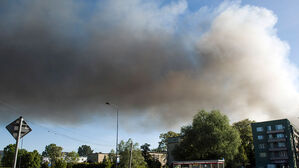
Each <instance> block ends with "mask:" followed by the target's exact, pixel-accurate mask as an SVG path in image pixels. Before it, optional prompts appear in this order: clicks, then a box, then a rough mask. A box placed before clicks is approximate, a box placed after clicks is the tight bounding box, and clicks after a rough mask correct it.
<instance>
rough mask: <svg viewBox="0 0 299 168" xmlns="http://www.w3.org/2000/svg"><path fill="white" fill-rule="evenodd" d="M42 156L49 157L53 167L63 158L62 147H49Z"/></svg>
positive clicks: (53, 145)
mask: <svg viewBox="0 0 299 168" xmlns="http://www.w3.org/2000/svg"><path fill="white" fill-rule="evenodd" d="M42 155H43V156H45V157H49V158H50V162H51V165H52V166H53V165H55V162H56V161H59V157H61V156H62V147H60V146H57V145H56V144H50V145H47V146H46V147H45V151H44V152H43V153H42Z"/></svg>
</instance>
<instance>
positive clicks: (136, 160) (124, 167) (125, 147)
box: [119, 139, 147, 168]
mask: <svg viewBox="0 0 299 168" xmlns="http://www.w3.org/2000/svg"><path fill="white" fill-rule="evenodd" d="M132 144H133V147H132ZM131 147H132V168H147V166H146V162H145V161H144V158H143V156H142V153H141V150H140V149H138V143H133V141H132V140H131V139H129V140H128V141H127V142H124V141H123V140H122V141H121V142H120V143H119V155H120V163H119V167H121V168H128V167H129V160H130V151H131Z"/></svg>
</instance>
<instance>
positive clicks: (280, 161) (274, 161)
mask: <svg viewBox="0 0 299 168" xmlns="http://www.w3.org/2000/svg"><path fill="white" fill-rule="evenodd" d="M287 162H288V161H287V160H273V161H271V163H287Z"/></svg>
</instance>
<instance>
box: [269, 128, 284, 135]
mask: <svg viewBox="0 0 299 168" xmlns="http://www.w3.org/2000/svg"><path fill="white" fill-rule="evenodd" d="M281 132H284V129H280V130H271V131H267V134H275V133H281Z"/></svg>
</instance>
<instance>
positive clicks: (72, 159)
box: [65, 151, 79, 163]
mask: <svg viewBox="0 0 299 168" xmlns="http://www.w3.org/2000/svg"><path fill="white" fill-rule="evenodd" d="M65 160H66V161H67V162H68V163H77V162H78V161H79V154H78V153H77V152H75V151H72V152H69V153H67V154H66V157H65Z"/></svg>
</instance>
